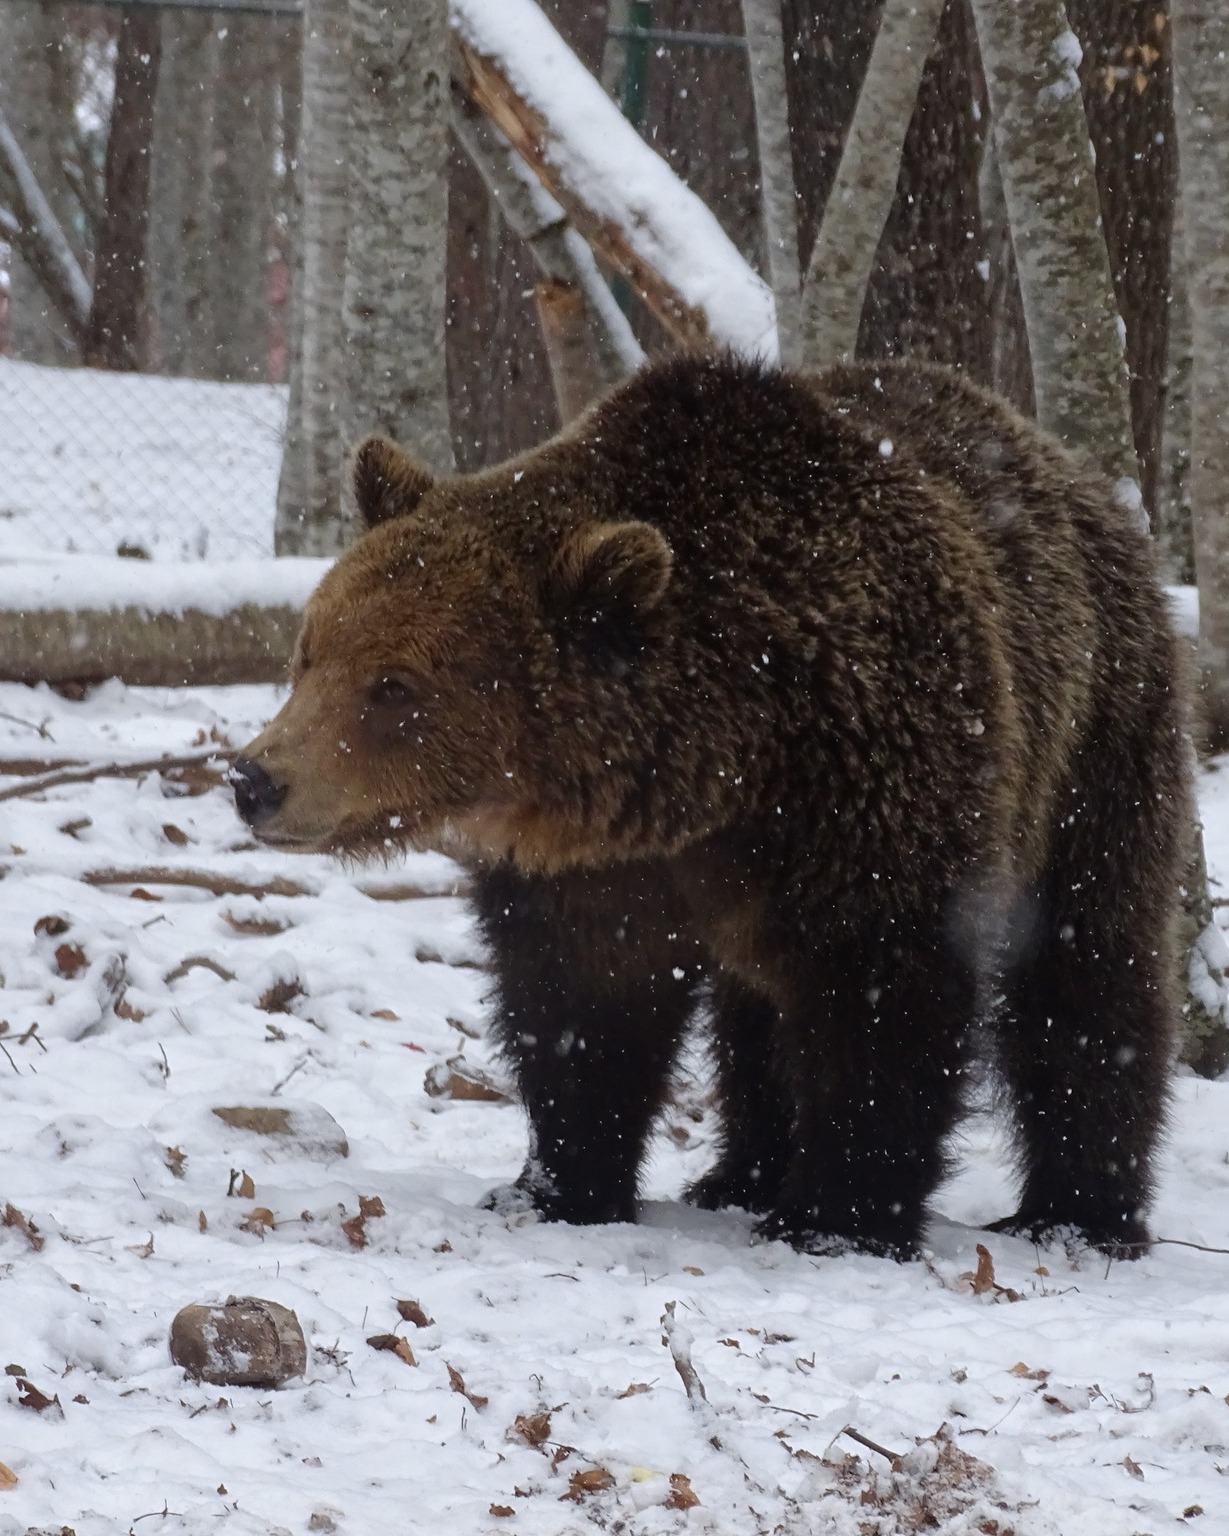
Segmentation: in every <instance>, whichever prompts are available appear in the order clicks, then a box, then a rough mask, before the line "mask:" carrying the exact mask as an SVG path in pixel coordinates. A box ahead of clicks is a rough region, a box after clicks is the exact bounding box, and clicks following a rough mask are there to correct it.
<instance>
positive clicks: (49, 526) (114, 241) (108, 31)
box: [0, 0, 300, 561]
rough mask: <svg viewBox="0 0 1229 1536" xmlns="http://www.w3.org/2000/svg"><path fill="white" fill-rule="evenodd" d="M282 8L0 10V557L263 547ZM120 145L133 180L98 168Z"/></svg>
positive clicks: (184, 556) (284, 305)
mask: <svg viewBox="0 0 1229 1536" xmlns="http://www.w3.org/2000/svg"><path fill="white" fill-rule="evenodd" d="M294 9H296V4H295V0H241V3H240V4H238V5H236V4H235V3H234V0H220V3H219V4H217V5H211V6H210V7H209V8H208V9H206V8H204V7H203V6H201V5H200V4H199V3H198V4H195V5H193V4H191V3H190V0H143V3H142V4H141V5H139V6H136V5H134V6H128V7H121V6H118V5H116V4H115V3H113V0H108V3H104V4H94V5H77V4H71V3H64V4H47V3H41V0H0V114H2V116H3V122H4V124H6V125H7V128H8V130H9V133H8V142H9V143H10V144H15V145H16V152H17V154H18V156H19V158H20V161H21V162H24V171H23V169H22V166H21V164H17V165H16V166H15V165H14V162H13V159H12V157H11V155H9V156H7V157H6V156H4V155H0V559H4V560H10V559H29V558H39V557H47V556H49V555H54V554H60V553H77V554H96V555H116V554H121V555H133V556H138V557H142V556H143V557H148V558H151V559H156V560H176V561H179V560H203V559H214V560H221V559H234V558H237V557H244V556H251V555H271V554H272V553H273V525H274V516H275V509H276V499H277V481H278V472H279V465H280V458H281V447H282V440H283V436H284V431H285V419H286V393H287V391H286V386H285V383H284V381H285V379H286V376H287V372H288V354H289V294H290V264H291V250H290V247H291V239H292V225H293V222H294V220H293V208H294V199H295V196H296V190H295V186H294V161H295V151H296V134H297V122H298V112H299V87H298V67H299V59H298V55H299V30H300V23H299V20H298V17H297V16H295V15H293V14H290V13H291V12H293V10H294ZM134 18H136V19H137V20H138V22H139V31H134V30H133V27H132V25H131V24H132V22H133V19H134ZM134 38H135V41H134ZM133 64H135V65H136V66H137V70H136V73H135V74H134V72H133V68H132V67H131V66H132V65H133ZM121 120H122V121H121ZM124 134H126V135H127V142H129V143H132V142H135V143H136V144H137V145H138V148H139V157H140V158H142V159H144V161H145V162H146V164H145V166H144V176H143V179H142V177H141V175H137V176H136V177H134V176H133V174H132V172H131V169H129V171H127V172H123V171H117V169H116V167H115V166H114V165H113V163H112V162H113V161H114V159H115V158H116V151H115V141H116V140H117V139H119V138H121V137H123V136H124ZM25 173H28V175H29V178H31V179H32V181H33V182H34V183H35V184H36V185H37V188H38V190H39V192H40V193H41V196H42V199H43V203H44V205H45V210H46V212H45V215H40V216H39V217H38V218H37V219H34V218H33V217H32V215H31V212H30V205H29V201H28V198H27V197H25V196H24V195H23V194H22V192H21V190H20V189H19V186H18V178H19V177H20V176H21V175H24V174H25ZM31 223H37V224H38V225H40V229H39V234H38V238H34V239H32V238H31V235H30V230H29V226H30V225H31ZM44 223H45V224H46V225H47V226H48V227H49V228H50V231H51V234H52V235H53V236H56V235H57V234H58V236H60V237H62V242H63V245H62V248H64V249H67V251H68V252H69V253H70V255H69V259H70V260H71V262H73V263H75V267H76V270H77V272H78V273H79V275H80V278H81V283H80V284H79V285H78V288H77V292H78V293H82V294H84V295H85V296H86V298H85V303H84V306H83V305H82V304H79V305H78V306H77V310H76V313H74V312H73V311H72V307H71V305H68V304H66V303H65V300H64V296H63V292H61V293H60V294H59V295H58V296H57V293H56V286H55V284H54V282H51V283H49V282H48V272H47V270H46V261H45V258H44V255H43V251H44V247H45V246H46V239H45V237H46V235H47V228H42V227H41V226H42V225H44ZM126 226H127V227H126ZM134 229H135V231H136V242H137V243H136V244H135V245H134V244H133V231H134ZM125 241H127V242H128V243H127V245H125V243H124V242H125ZM133 251H135V253H136V254H135V257H132V256H131V255H130V253H132V252H133ZM108 259H109V260H110V262H111V265H112V268H114V266H115V264H116V262H117V259H118V260H119V261H120V262H121V263H122V262H123V261H124V260H126V259H127V260H128V264H129V266H130V267H132V266H136V267H138V268H139V269H140V275H141V281H140V282H139V284H138V285H137V287H138V297H137V299H136V300H135V302H134V303H132V304H130V306H129V311H130V316H131V323H130V325H129V331H130V335H129V336H128V337H127V338H126V339H125V340H126V345H127V349H128V355H127V356H125V357H124V358H123V359H122V360H120V361H116V360H115V359H114V358H113V357H111V356H103V357H99V356H97V355H95V354H96V350H97V340H96V338H97V332H98V321H97V310H98V308H99V299H98V284H99V274H100V273H101V272H102V271H103V270H104V268H105V265H106V262H107V261H108ZM70 288H71V285H70ZM91 293H92V294H93V301H92V306H91V304H90V295H91ZM87 308H88V309H89V311H90V312H89V313H88V314H87V313H85V309H87ZM87 360H88V361H89V362H90V363H92V364H95V366H90V367H86V366H83V364H84V362H86V361H87Z"/></svg>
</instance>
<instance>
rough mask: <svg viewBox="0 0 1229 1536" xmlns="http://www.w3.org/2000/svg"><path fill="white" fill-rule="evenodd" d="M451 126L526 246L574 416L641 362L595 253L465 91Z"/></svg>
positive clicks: (568, 413) (557, 376) (559, 384)
mask: <svg viewBox="0 0 1229 1536" xmlns="http://www.w3.org/2000/svg"><path fill="white" fill-rule="evenodd" d="M452 128H453V133H454V134H455V136H456V139H457V142H458V143H459V144H460V145H461V147H462V148H463V149H464V150H465V153H466V154H467V155H468V156H469V158H470V161H471V162H472V164H473V165H474V167H475V169H476V170H477V171H478V173H479V175H480V176H481V177H482V180H483V182H484V183H485V185H486V188H487V191H488V193H489V194H490V196H491V198H492V199H493V201H494V203H495V205H496V206H497V207H498V209H499V212H500V214H501V215H502V216H503V217H504V219H506V220H507V222H508V225H509V227H510V228H511V229H513V230H514V231H515V232H516V234H517V235H519V236H520V238H521V239H522V240H523V241H524V242H525V244H526V245H527V246H528V248H529V250H530V252H531V254H532V255H533V258H534V261H535V262H536V264H537V266H538V270H539V271H540V272H541V274H542V278H543V280H544V281H543V283H540V284H538V285H537V286H536V288H535V297H536V299H537V304H538V315H539V320H540V323H541V325H542V330H543V336H544V339H545V341H546V346H547V356H548V359H549V361H550V367H551V375H552V379H553V382H554V385H555V396H556V400H557V402H558V405H559V410H560V417H561V419H562V420H564V421H567V420H570V419H571V417H573V416H575V415H577V414H579V412H580V410H582V409H583V408H584V407H585V406H586V405H588V404H590V403H591V402H592V401H593V400H595V399H596V398H597V397H598V396H599V395H601V394H603V393H605V391H606V390H608V389H611V388H613V387H614V385H616V384H617V383H618V382H619V381H620V379H622V378H624V377H625V376H626V375H627V374H629V373H631V372H632V371H633V370H634V369H635V368H637V367H638V366H639V365H640V363H641V362H643V361H644V353H643V352H642V351H641V349H640V345H639V343H638V342H637V341H636V338H635V336H634V335H633V334H632V330H631V327H630V326H629V325H628V323H627V320H626V318H625V317H624V315H623V313H622V311H621V310H620V309H619V307H618V305H617V304H616V303H615V300H614V297H613V295H612V294H611V292H610V289H609V288H608V287H607V286H606V283H605V281H604V280H603V278H602V275H601V273H600V272H599V271H598V268H597V263H596V262H595V261H594V259H593V253H592V251H591V250H590V249H589V247H588V246H587V245H586V244H585V242H584V240H583V239H582V238H581V237H580V235H579V234H578V233H577V232H576V231H575V230H574V229H573V228H572V227H571V225H570V224H569V222H568V218H567V215H566V214H565V213H564V211H563V209H562V208H561V207H560V206H559V204H558V203H557V202H556V201H555V200H554V198H553V197H551V195H550V194H549V193H548V192H546V191H545V190H544V189H543V188H542V187H541V186H540V185H539V183H538V181H537V179H536V177H534V175H533V173H532V172H531V171H529V170H528V168H527V167H526V166H525V165H524V164H523V162H521V161H520V160H519V159H518V158H517V156H516V154H515V151H514V150H513V149H512V146H511V145H510V144H509V143H508V141H507V140H506V139H505V138H504V137H503V135H502V134H501V133H500V132H499V131H498V129H496V128H494V127H493V126H492V125H491V124H490V123H488V122H487V120H486V119H485V118H484V117H483V116H482V114H481V113H480V112H479V111H478V110H477V108H476V107H474V106H473V105H472V104H471V103H470V102H468V101H467V100H466V98H465V96H464V94H463V93H462V92H461V91H459V90H457V89H455V88H454V90H453V92H452Z"/></svg>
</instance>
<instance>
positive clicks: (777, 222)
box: [742, 0, 873, 368]
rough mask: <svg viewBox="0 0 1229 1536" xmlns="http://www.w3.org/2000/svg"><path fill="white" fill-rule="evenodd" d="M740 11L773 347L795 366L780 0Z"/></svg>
mask: <svg viewBox="0 0 1229 1536" xmlns="http://www.w3.org/2000/svg"><path fill="white" fill-rule="evenodd" d="M742 12H743V31H744V33H745V35H746V39H747V58H748V62H749V64H750V67H751V91H752V95H753V96H754V98H755V137H756V143H757V145H758V147H759V162H760V203H761V207H762V211H763V219H764V249H765V253H766V256H767V262H768V279H769V282H770V283H771V285H772V294H773V300H774V303H775V305H776V313H777V349H778V352H779V355H780V359H781V363H782V365H783V366H784V367H786V368H793V367H797V366H798V365H799V364H800V363H801V361H802V334H801V298H802V272H801V267H800V264H799V257H798V208H797V203H798V196H797V191H796V188H795V186H794V163H793V158H792V155H791V151H790V132H789V94H788V91H787V89H786V81H785V40H784V37H783V35H782V31H781V5H780V0H742ZM872 255H873V253H872Z"/></svg>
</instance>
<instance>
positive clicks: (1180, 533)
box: [1157, 187, 1195, 586]
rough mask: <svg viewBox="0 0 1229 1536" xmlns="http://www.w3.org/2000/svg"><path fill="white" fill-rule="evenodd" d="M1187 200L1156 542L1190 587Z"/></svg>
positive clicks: (1179, 225)
mask: <svg viewBox="0 0 1229 1536" xmlns="http://www.w3.org/2000/svg"><path fill="white" fill-rule="evenodd" d="M1185 205H1186V199H1185V197H1184V196H1183V194H1182V190H1181V187H1179V189H1178V194H1177V196H1176V197H1175V199H1174V248H1173V261H1172V264H1171V266H1170V282H1169V346H1168V348H1167V356H1166V366H1165V389H1164V402H1165V404H1164V413H1165V414H1164V422H1163V424H1162V427H1161V471H1160V477H1159V485H1158V487H1157V538H1158V539H1159V540H1160V543H1161V550H1162V557H1163V559H1164V563H1165V572H1166V577H1167V579H1168V580H1169V581H1173V582H1180V583H1182V584H1183V585H1185V586H1191V585H1193V584H1194V581H1195V545H1194V536H1193V532H1192V528H1191V524H1192V518H1191V368H1192V366H1193V361H1192V356H1191V353H1192V349H1193V347H1194V340H1195V339H1194V336H1193V335H1192V333H1191V297H1190V291H1189V288H1188V284H1187V280H1186V213H1185Z"/></svg>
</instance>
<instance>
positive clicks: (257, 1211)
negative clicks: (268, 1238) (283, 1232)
mask: <svg viewBox="0 0 1229 1536" xmlns="http://www.w3.org/2000/svg"><path fill="white" fill-rule="evenodd" d="M276 1226H277V1218H276V1217H275V1216H274V1214H273V1212H272V1211H271V1210H270V1209H269V1207H268V1206H267V1205H257V1206H254V1207H253V1208H252V1209H251V1210H250V1211H249V1212H248V1213H247V1215H246V1216H245V1217H244V1218H243V1220H242V1221H241V1222H240V1223H239V1230H240V1232H252V1233H254V1234H255V1235H256V1236H257V1237H263V1236H264V1235H265V1233H266V1231H270V1230H272V1229H273V1228H275V1227H276Z"/></svg>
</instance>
